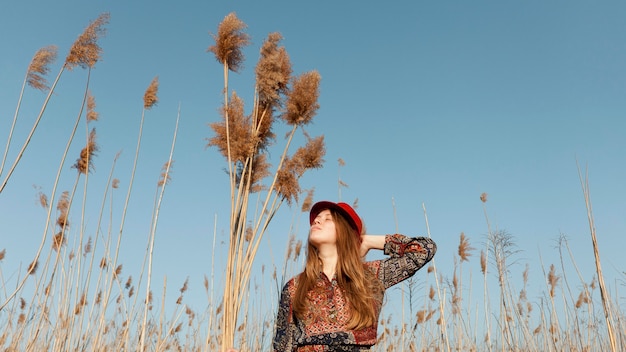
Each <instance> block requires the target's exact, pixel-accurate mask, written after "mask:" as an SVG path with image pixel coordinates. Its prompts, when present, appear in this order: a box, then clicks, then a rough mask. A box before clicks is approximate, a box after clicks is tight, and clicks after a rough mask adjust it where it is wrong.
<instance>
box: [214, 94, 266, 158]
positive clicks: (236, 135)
mask: <svg viewBox="0 0 626 352" xmlns="http://www.w3.org/2000/svg"><path fill="white" fill-rule="evenodd" d="M220 114H221V115H222V121H219V122H214V123H212V124H210V126H211V128H212V129H213V131H214V132H215V137H211V138H210V139H209V140H208V144H207V146H209V147H210V146H214V147H217V148H218V149H219V151H220V152H221V153H222V155H223V156H224V157H225V158H228V157H229V149H228V148H229V147H230V160H229V161H232V162H240V163H243V162H245V160H247V159H248V158H249V157H251V156H252V155H253V153H254V150H255V145H256V143H255V140H254V138H253V136H252V128H251V123H250V119H249V117H246V116H245V113H244V104H243V99H241V98H240V97H239V96H237V93H236V92H233V93H232V94H231V98H230V101H229V102H228V107H226V108H224V107H222V109H221V110H220ZM227 124H228V125H227Z"/></svg>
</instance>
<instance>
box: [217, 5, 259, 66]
mask: <svg viewBox="0 0 626 352" xmlns="http://www.w3.org/2000/svg"><path fill="white" fill-rule="evenodd" d="M246 27H247V26H246V24H245V23H243V21H241V20H240V19H239V18H237V15H236V14H235V13H234V12H231V13H229V14H228V15H226V17H224V20H222V22H221V23H220V25H219V26H218V29H217V34H212V37H213V39H214V40H215V44H214V45H211V46H210V47H209V48H208V49H207V51H210V52H212V53H213V54H215V58H216V59H217V61H218V62H219V63H221V64H222V65H225V66H226V67H228V69H229V70H231V71H233V72H238V71H239V70H240V69H241V68H242V66H243V61H244V55H243V52H242V49H243V47H245V46H247V45H249V44H250V36H249V35H248V34H247V33H245V32H243V30H244V29H245V28H246Z"/></svg>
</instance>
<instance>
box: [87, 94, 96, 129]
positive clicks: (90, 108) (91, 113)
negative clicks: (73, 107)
mask: <svg viewBox="0 0 626 352" xmlns="http://www.w3.org/2000/svg"><path fill="white" fill-rule="evenodd" d="M98 116H99V114H98V112H97V111H96V98H94V96H93V95H91V92H89V93H88V95H87V122H90V121H98Z"/></svg>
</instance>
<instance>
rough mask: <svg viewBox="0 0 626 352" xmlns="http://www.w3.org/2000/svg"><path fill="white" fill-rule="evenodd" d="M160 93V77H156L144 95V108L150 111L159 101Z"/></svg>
mask: <svg viewBox="0 0 626 352" xmlns="http://www.w3.org/2000/svg"><path fill="white" fill-rule="evenodd" d="M158 92H159V77H158V76H157V77H154V78H153V79H152V81H151V82H150V85H149V86H148V88H147V89H146V92H145V93H144V94H143V108H144V109H146V110H150V109H151V108H152V107H153V106H154V105H156V103H157V102H158V101H159V97H158V96H157V93H158Z"/></svg>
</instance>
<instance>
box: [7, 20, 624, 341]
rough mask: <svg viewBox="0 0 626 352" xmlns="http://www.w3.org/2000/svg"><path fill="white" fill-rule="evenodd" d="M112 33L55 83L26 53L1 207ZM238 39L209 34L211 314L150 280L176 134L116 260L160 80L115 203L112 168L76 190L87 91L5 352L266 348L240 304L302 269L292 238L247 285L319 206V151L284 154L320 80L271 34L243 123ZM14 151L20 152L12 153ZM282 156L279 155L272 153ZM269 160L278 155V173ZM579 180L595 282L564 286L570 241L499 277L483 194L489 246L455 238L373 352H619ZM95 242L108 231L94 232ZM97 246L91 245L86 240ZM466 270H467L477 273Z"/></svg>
mask: <svg viewBox="0 0 626 352" xmlns="http://www.w3.org/2000/svg"><path fill="white" fill-rule="evenodd" d="M108 23H109V15H108V14H102V15H101V16H100V17H98V18H97V19H95V20H94V21H93V22H91V23H90V24H89V25H88V26H87V27H86V29H85V31H84V32H83V33H82V34H80V35H79V36H78V39H77V40H76V42H75V43H74V45H73V46H72V48H71V50H70V52H69V53H68V54H67V55H66V57H65V58H63V59H62V60H63V62H62V63H61V66H60V69H59V71H58V72H57V73H56V75H54V72H53V71H52V70H53V67H55V63H56V60H57V55H58V53H57V49H56V47H53V46H50V47H45V48H42V49H41V50H39V51H38V52H37V53H36V54H35V55H34V58H33V60H32V62H31V63H30V65H29V66H28V70H27V74H26V76H25V80H24V85H23V88H22V91H21V94H20V101H18V102H17V109H16V112H15V115H14V117H13V120H12V122H11V121H10V122H9V127H8V128H6V129H5V127H4V125H3V127H2V130H3V132H4V131H8V132H9V133H8V137H7V140H6V149H5V151H4V153H3V158H2V164H0V182H2V183H1V184H0V202H2V201H3V198H2V191H3V190H4V189H5V187H6V186H7V184H8V181H9V179H11V177H12V174H13V172H14V170H15V169H16V168H18V167H19V166H20V162H21V161H22V156H23V155H24V154H25V153H24V151H25V150H26V149H27V148H28V146H29V143H30V141H31V138H36V137H37V136H39V135H35V133H34V132H35V131H36V130H37V127H38V124H39V121H40V120H41V119H42V118H43V117H44V116H45V113H46V106H47V105H48V103H49V102H50V101H51V100H53V99H55V94H54V92H55V88H56V87H57V84H58V83H59V82H60V81H61V80H62V79H63V78H64V77H65V74H66V72H67V71H68V70H72V69H75V68H76V69H84V70H86V72H87V76H88V77H89V73H90V72H91V70H92V68H93V67H94V66H95V65H96V64H98V62H99V59H100V56H101V53H102V50H103V49H102V48H101V47H100V46H99V44H98V40H99V39H100V38H101V37H102V36H103V35H105V30H106V26H107V25H108ZM244 29H245V24H244V23H243V22H241V21H240V20H239V19H238V18H237V17H236V16H235V15H234V14H230V15H228V16H226V17H225V19H224V21H223V22H222V23H221V24H220V25H219V27H218V30H217V32H216V34H215V37H214V39H215V44H214V45H212V46H211V47H210V48H209V51H210V52H211V53H212V54H214V55H215V58H216V59H217V60H218V62H219V63H220V64H222V65H223V67H224V82H225V87H224V92H225V93H224V103H223V106H222V108H221V114H222V119H221V120H220V121H219V122H215V123H213V124H212V125H211V128H212V130H213V132H214V136H213V137H212V138H211V139H209V140H208V146H209V147H211V148H212V149H213V150H215V151H217V152H219V153H220V154H221V155H222V156H223V157H224V160H225V162H226V163H225V165H226V168H227V170H228V177H227V178H225V183H226V182H227V183H228V185H229V189H230V206H231V208H230V209H231V212H230V219H229V222H228V223H229V225H228V228H229V229H230V233H229V238H230V241H229V242H228V243H226V244H225V245H224V246H221V245H220V244H214V246H213V248H212V250H213V251H216V250H220V251H222V250H223V251H224V252H225V253H227V263H226V264H225V268H223V269H222V268H220V269H215V268H212V270H219V271H220V272H222V271H223V272H224V275H225V283H224V285H221V286H214V285H213V282H212V280H211V278H209V277H205V280H204V282H203V283H202V286H203V287H204V290H205V291H206V295H207V297H210V299H209V302H208V303H207V305H206V307H202V310H201V311H195V310H194V308H192V307H191V306H188V305H187V304H186V301H185V294H186V293H187V291H188V282H187V281H185V282H184V284H183V285H182V286H181V287H180V289H179V290H178V291H176V292H166V291H165V289H163V287H165V286H166V282H163V281H162V280H161V278H158V279H157V278H155V277H153V276H154V275H152V268H153V260H154V255H153V249H154V243H155V238H156V236H157V230H156V229H157V223H158V221H159V211H160V209H161V205H162V202H163V195H164V192H165V189H166V188H167V186H168V184H169V181H170V179H171V167H172V164H173V156H172V155H173V150H174V146H175V145H176V138H177V137H178V136H177V129H176V128H175V129H174V130H173V131H172V136H171V139H170V141H168V142H167V143H170V145H171V147H170V148H171V152H170V154H169V159H168V160H167V161H166V162H165V163H164V165H163V168H162V172H161V174H160V176H159V181H158V183H157V185H156V186H157V188H156V196H155V198H154V200H146V202H147V203H149V204H153V213H152V223H151V224H150V226H149V228H150V231H149V233H148V234H146V238H147V243H146V247H145V248H146V250H145V253H141V256H143V266H142V270H141V271H139V272H126V271H125V270H124V266H123V263H124V260H125V258H124V257H122V255H121V254H120V253H121V246H122V243H123V241H122V237H123V236H124V235H125V226H126V222H127V219H126V206H127V205H128V203H129V201H130V199H131V198H132V197H131V195H132V188H133V184H134V175H135V171H136V168H137V167H138V166H137V165H138V162H137V161H138V159H139V158H140V156H141V155H142V149H141V142H142V138H143V136H142V126H143V121H144V115H145V114H147V113H149V111H150V110H151V109H152V108H153V107H154V106H155V105H156V103H157V102H158V92H159V80H158V78H155V79H154V80H153V81H152V82H151V83H150V84H149V85H148V87H147V89H146V91H145V93H144V100H143V103H144V104H143V110H142V115H141V124H140V128H139V131H138V137H137V141H136V143H137V144H136V150H135V151H134V153H135V154H134V163H133V167H132V170H129V171H130V173H131V178H130V182H129V183H126V186H125V189H121V187H120V184H119V181H118V180H117V179H116V178H115V177H114V176H113V175H114V168H115V165H113V167H112V168H111V170H110V171H109V172H110V175H109V176H108V182H107V186H106V187H105V189H101V190H98V191H97V192H94V191H91V189H90V192H91V193H90V194H89V197H87V193H86V191H81V189H83V190H87V189H88V187H87V185H88V183H89V175H90V174H91V173H92V172H95V171H94V159H95V158H94V156H95V153H96V152H97V151H98V139H97V134H96V129H95V127H94V126H95V124H97V123H98V112H97V107H96V97H94V96H92V95H91V93H90V89H89V88H90V83H89V79H87V80H86V83H85V87H84V95H83V96H80V97H77V98H76V100H77V101H82V102H81V106H82V109H81V111H80V113H79V114H78V116H76V121H75V124H74V127H73V130H72V131H71V134H70V137H69V139H68V140H66V141H57V143H61V144H62V145H66V146H67V147H66V149H65V154H64V155H63V158H62V160H61V161H60V166H59V169H58V170H57V171H55V170H51V171H50V178H53V179H55V180H56V182H55V188H54V189H53V190H52V192H51V193H50V194H47V195H46V194H40V198H39V203H40V205H41V207H42V208H43V209H44V210H45V211H46V226H45V228H44V229H43V231H42V233H41V234H40V242H39V243H30V244H29V245H31V246H33V248H37V251H36V256H35V257H34V258H32V259H30V258H29V259H26V258H19V259H20V260H25V261H27V262H29V263H30V264H29V265H28V266H27V267H24V268H22V270H21V271H20V272H19V275H18V276H19V277H17V278H15V277H13V278H11V279H9V278H7V277H5V275H4V273H3V270H2V267H3V261H4V260H5V255H6V254H7V253H10V251H11V248H0V282H2V290H1V292H0V324H1V325H2V326H3V329H1V330H0V349H1V350H2V351H224V350H225V349H226V348H227V347H229V346H236V347H237V348H239V349H240V350H241V351H269V350H270V344H271V338H272V329H273V318H274V317H273V315H274V313H275V312H274V310H273V308H274V307H275V306H274V305H273V304H267V305H265V306H259V305H258V304H251V302H252V299H251V298H250V297H251V295H252V296H263V297H265V298H264V299H265V301H270V302H271V301H273V300H274V297H273V296H272V294H271V293H270V292H268V291H267V290H266V288H267V287H269V286H272V287H274V291H275V287H279V286H280V285H281V284H282V283H283V282H284V281H285V280H286V279H287V278H288V277H289V276H290V275H293V274H294V272H296V271H297V270H298V269H299V268H300V267H301V266H300V263H301V259H302V257H301V255H302V254H301V248H302V243H301V242H299V241H296V240H295V239H294V238H292V240H291V241H288V242H287V244H286V246H285V254H284V257H283V258H279V259H277V260H276V263H275V264H272V266H270V265H268V267H267V270H266V272H268V273H272V272H273V274H270V275H268V276H270V278H269V280H271V281H272V282H271V284H270V285H268V286H267V287H259V286H254V285H251V284H250V281H251V275H252V273H253V271H254V269H253V268H254V264H255V258H256V255H257V252H258V250H259V246H260V244H261V241H262V239H263V235H264V233H265V231H266V229H267V228H268V226H269V224H270V222H271V220H272V219H273V217H274V215H275V214H276V213H277V212H278V211H279V209H280V207H281V205H284V204H289V205H295V204H298V205H299V206H301V207H302V209H303V210H306V209H307V208H308V207H310V204H311V203H310V202H311V198H312V196H313V193H312V191H307V190H303V189H301V188H300V185H299V180H300V178H301V177H302V176H303V175H304V174H305V173H306V172H307V171H309V170H312V169H317V168H321V167H322V166H323V157H324V154H325V149H324V137H323V136H317V137H314V136H309V135H306V134H305V135H304V136H303V137H302V140H304V141H305V143H304V144H303V145H302V146H297V148H295V151H293V152H292V151H291V149H293V146H292V145H291V144H292V141H294V140H296V139H294V136H295V135H296V134H299V133H300V132H301V131H302V130H301V128H300V127H302V126H305V125H307V124H309V123H310V122H311V121H312V119H313V118H314V116H315V114H316V112H317V109H318V107H319V104H318V96H319V80H320V76H319V74H318V73H317V72H315V71H311V72H305V73H302V74H299V75H293V73H292V68H291V63H290V62H289V56H288V55H287V53H286V51H285V48H284V47H282V46H281V45H280V40H281V37H280V35H279V34H277V33H271V34H269V35H268V37H267V39H266V40H265V41H264V43H263V46H262V49H261V53H260V58H259V60H258V63H257V66H256V69H255V73H256V78H255V79H256V91H255V96H254V97H252V99H251V100H252V101H251V103H252V105H253V112H252V113H251V115H246V114H245V113H244V111H243V98H242V97H239V96H237V95H236V94H229V93H228V92H229V91H230V89H229V87H228V82H229V72H237V71H238V69H239V68H240V67H241V66H242V64H243V62H242V60H243V55H242V54H241V49H242V48H243V47H244V46H246V45H248V44H249V42H250V38H249V37H248V35H247V34H246V33H245V32H244ZM29 89H36V90H41V91H43V92H45V93H46V94H47V97H46V99H45V101H44V103H43V105H42V106H41V109H40V114H39V115H38V116H37V118H36V119H35V120H34V122H33V125H32V130H31V131H30V134H29V135H28V136H26V141H25V142H24V143H23V144H17V143H19V142H21V141H22V140H23V139H22V138H21V136H20V138H19V139H18V138H14V137H15V136H13V131H14V126H15V124H16V121H19V119H20V118H21V117H22V116H21V115H20V104H21V97H22V96H23V95H24V94H27V93H28V90H29ZM1 122H2V123H4V122H5V121H1ZM277 124H281V125H283V126H286V128H287V131H288V132H287V138H286V139H285V141H286V142H285V144H284V145H283V146H280V145H277V144H274V143H270V142H272V141H273V140H274V137H275V136H274V135H273V132H272V131H273V129H272V127H273V126H274V125H277ZM81 126H82V127H81ZM82 130H84V132H81V131H82ZM81 133H84V135H83V134H81ZM3 135H4V134H3ZM78 136H80V137H78ZM82 141H85V142H84V146H83V147H82V149H81V152H80V154H79V155H76V156H71V155H68V154H69V153H68V151H69V149H70V148H69V146H70V145H72V144H76V143H83V142H82ZM9 146H11V150H15V151H16V152H15V153H8V151H9V149H10V148H9ZM277 147H279V148H280V147H282V148H283V149H279V150H276V149H275V148H277ZM290 147H292V148H290ZM270 149H272V150H273V151H274V152H273V153H271V156H273V157H274V159H273V160H271V161H272V163H274V165H273V166H272V165H271V164H270V153H269V150H270ZM68 158H69V159H70V160H74V158H76V161H75V162H74V164H73V165H72V167H71V168H67V167H65V166H64V165H65V164H66V159H68ZM103 169H104V168H103ZM68 170H71V172H75V173H76V179H75V183H74V186H73V188H71V189H68V190H61V189H57V187H56V185H57V184H58V179H59V177H60V175H61V174H62V173H67V172H69V171H68ZM99 172H103V171H102V170H99ZM104 172H106V171H104ZM226 180H227V181H226ZM580 180H581V185H582V187H581V188H582V191H583V194H584V195H585V200H586V207H587V209H588V222H589V236H590V240H591V242H592V243H593V247H592V250H591V251H590V252H589V253H585V255H588V256H590V257H593V258H594V261H595V263H596V266H595V275H594V276H593V277H582V275H577V276H574V277H572V276H566V275H565V274H564V273H565V272H575V273H576V272H578V268H577V263H576V260H575V256H573V255H572V253H571V251H569V247H568V243H567V240H566V239H565V238H563V239H562V241H561V242H560V243H559V248H558V250H555V252H557V255H558V259H556V260H555V262H556V263H560V264H561V266H560V267H559V266H558V265H557V266H555V265H554V264H550V265H544V264H543V263H534V264H532V265H531V264H529V265H527V266H526V269H525V270H524V271H523V274H522V275H521V276H520V277H517V276H513V274H512V272H511V271H510V270H509V266H510V264H511V263H510V260H511V258H512V256H514V254H515V251H516V250H517V249H516V247H515V246H514V244H513V243H514V238H513V236H512V235H511V234H509V233H507V232H506V231H503V230H499V229H493V228H492V227H491V224H490V221H489V216H488V211H487V205H488V199H487V194H483V195H481V200H482V205H483V207H484V210H485V211H484V213H485V221H486V225H487V228H488V229H489V230H488V235H487V240H486V241H485V244H484V245H482V244H481V245H480V246H479V245H478V244H476V243H478V242H477V241H476V242H474V240H471V239H470V238H468V237H467V236H465V234H463V233H461V234H460V236H459V240H458V250H457V251H456V253H454V259H453V260H454V265H453V267H454V271H453V272H445V273H444V272H440V271H439V270H438V267H437V261H438V260H451V259H449V258H450V256H440V257H439V258H435V261H434V262H433V263H432V264H431V265H430V266H428V268H425V269H424V270H423V271H422V272H420V275H418V276H419V279H415V280H409V281H408V282H406V283H404V284H403V285H402V287H401V288H399V289H398V290H396V291H394V293H393V294H394V295H399V297H401V299H400V300H398V302H399V303H398V304H397V305H398V307H396V308H398V309H397V310H392V309H389V310H387V309H385V310H384V311H383V314H384V316H383V317H381V326H380V328H379V336H380V339H379V343H378V344H377V346H376V347H375V348H374V349H373V350H375V351H490V352H491V351H493V352H496V351H542V352H543V351H579V352H584V351H589V352H592V351H624V350H626V321H625V320H624V318H625V316H624V312H623V311H622V310H621V309H620V304H619V298H620V292H619V291H618V290H617V289H616V288H609V287H607V284H606V283H605V282H604V275H603V271H602V266H601V259H602V258H601V253H600V250H599V248H598V246H597V239H596V233H595V226H594V218H593V214H592V212H591V199H590V195H589V192H588V185H587V180H586V176H585V175H584V173H581V175H580ZM114 191H115V192H117V193H122V194H123V195H124V196H123V198H124V206H123V207H122V209H118V211H116V212H115V213H116V214H118V213H119V214H121V216H120V217H119V218H116V219H114V220H113V219H111V218H110V216H111V214H112V213H113V212H111V211H110V209H109V207H110V206H111V203H110V202H111V200H110V197H111V194H112V192H114ZM259 195H260V196H259ZM478 196H479V195H477V197H478ZM88 202H89V204H93V206H95V207H96V208H97V209H99V214H98V215H97V216H96V221H94V217H93V216H91V217H90V218H89V221H87V218H86V217H85V215H84V211H85V209H86V208H87V203H88ZM425 213H426V212H425ZM70 220H71V224H70ZM113 224H115V225H113ZM103 228H105V229H106V228H108V229H109V230H107V231H99V230H98V229H103ZM94 233H97V234H98V235H96V236H90V235H88V234H94ZM429 235H430V234H429ZM68 238H71V240H68ZM470 266H471V267H472V268H474V269H477V270H471V269H470V268H469V267H470ZM531 273H532V274H531ZM531 275H536V276H541V277H542V281H543V282H545V288H544V292H545V293H546V294H545V296H543V297H537V296H535V295H533V296H530V295H529V294H528V292H527V287H526V285H527V282H528V280H529V276H531ZM165 281H167V278H166V279H165ZM9 282H10V283H11V284H9ZM200 286H201V285H197V286H196V287H200ZM274 294H275V293H274ZM155 302H160V303H158V304H156V303H155ZM164 302H173V303H172V305H171V307H173V308H171V307H170V308H169V309H166V308H165V303H164ZM254 302H258V300H254ZM398 312H402V313H398Z"/></svg>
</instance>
